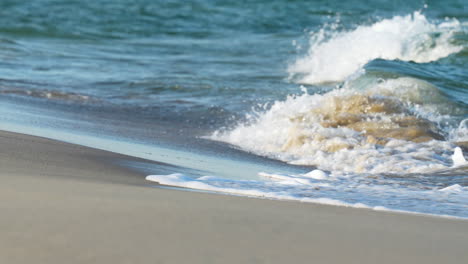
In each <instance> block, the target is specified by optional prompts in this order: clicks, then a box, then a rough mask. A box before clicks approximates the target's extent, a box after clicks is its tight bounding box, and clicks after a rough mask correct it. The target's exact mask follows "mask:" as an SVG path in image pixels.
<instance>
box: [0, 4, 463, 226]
mask: <svg viewBox="0 0 468 264" xmlns="http://www.w3.org/2000/svg"><path fill="white" fill-rule="evenodd" d="M467 6H468V3H467V2H466V1H464V0H448V1H412V2H408V1H378V0H376V1H274V2H271V1H263V0H258V1H234V2H232V3H228V1H215V0H213V1H209V0H205V1H201V0H200V1H150V0H133V1H130V0H115V1H105V0H103V1H90V0H81V1H58V0H55V1H53V0H38V1H2V2H1V3H0V102H1V105H0V129H4V130H11V131H17V132H23V133H27V134H34V135H40V136H46V137H51V138H56V139H59V140H64V141H69V142H73V143H77V144H83V145H88V146H94V147H99V148H103V149H108V150H111V151H115V152H121V153H125V154H129V155H134V156H139V157H144V158H147V159H153V160H158V161H162V162H166V163H168V164H171V165H174V166H177V167H174V168H172V169H168V170H161V171H154V172H151V171H149V172H148V174H151V176H148V177H147V179H148V180H150V181H155V182H158V183H160V184H164V185H170V186H176V187H183V188H192V189H197V190H208V191H214V192H223V193H231V194H236V195H245V196H253V197H265V198H271V199H286V200H297V201H303V202H315V203H326V204H335V205H342V206H354V207H364V208H374V209H377V210H395V211H407V212H414V213H425V214H435V215H449V216H456V217H463V218H467V217H468V202H467V201H468V163H466V161H465V159H466V157H467V154H468V67H467V65H468V11H467V10H468V9H467ZM53 131H55V132H53ZM99 142H101V143H99ZM112 142H114V143H112ZM177 168H180V169H177ZM148 184H152V183H151V182H148Z"/></svg>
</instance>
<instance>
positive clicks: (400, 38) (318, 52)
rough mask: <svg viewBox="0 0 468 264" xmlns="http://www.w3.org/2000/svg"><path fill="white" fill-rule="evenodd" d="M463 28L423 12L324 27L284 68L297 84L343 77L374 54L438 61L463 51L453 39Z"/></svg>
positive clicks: (385, 56) (331, 80) (340, 79)
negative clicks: (350, 26)
mask: <svg viewBox="0 0 468 264" xmlns="http://www.w3.org/2000/svg"><path fill="white" fill-rule="evenodd" d="M461 27H462V25H461V24H460V22H458V21H457V20H455V19H453V20H447V21H444V22H442V23H435V22H431V21H429V20H428V19H427V18H426V17H425V16H424V15H423V14H422V13H421V12H414V13H413V14H410V15H406V16H395V17H393V18H390V19H383V20H381V21H378V22H376V23H374V24H371V25H361V26H358V27H357V28H355V29H354V30H350V31H344V32H336V31H334V27H331V28H329V27H324V28H322V29H321V30H319V31H318V32H313V33H312V34H311V37H310V47H309V51H308V53H307V54H306V55H305V56H304V57H301V58H299V59H297V60H296V61H295V62H294V63H293V64H291V65H290V66H289V68H288V72H289V74H290V78H291V79H293V80H295V81H296V82H298V83H304V84H314V83H321V82H334V81H342V80H345V79H346V78H347V77H348V76H350V75H352V74H353V73H355V72H357V71H359V70H360V69H361V68H362V67H363V66H364V65H365V64H366V63H368V62H369V61H371V60H374V59H378V58H381V59H386V60H397V59H398V60H404V61H414V62H418V63H424V62H431V61H436V60H438V59H440V58H444V57H447V56H448V55H450V54H453V53H456V52H459V51H460V50H462V47H460V46H456V45H454V44H452V43H451V40H452V38H453V35H454V34H455V33H456V32H457V31H460V30H461Z"/></svg>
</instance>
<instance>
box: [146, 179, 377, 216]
mask: <svg viewBox="0 0 468 264" xmlns="http://www.w3.org/2000/svg"><path fill="white" fill-rule="evenodd" d="M265 175H266V174H265ZM271 176H273V177H276V176H279V175H274V174H271ZM206 179H207V178H205V176H204V177H198V178H191V177H188V176H186V175H182V174H179V173H175V174H169V175H149V176H147V177H146V180H148V181H152V182H157V183H159V184H161V185H168V186H174V187H181V188H191V189H197V190H204V191H212V192H221V193H227V194H235V195H242V196H249V197H261V198H268V199H278V200H294V201H300V202H310V203H318V204H327V205H335V206H345V207H355V208H369V209H372V207H370V206H367V205H365V204H363V203H346V202H343V201H340V200H336V199H330V198H323V197H320V198H308V197H297V196H294V195H291V194H288V193H287V192H282V191H263V190H259V189H254V188H252V189H242V188H239V186H235V187H223V186H216V185H213V184H210V183H208V182H206V181H205V180H206ZM209 179H211V180H212V181H213V182H216V180H217V179H216V178H215V177H209ZM281 179H282V180H285V178H282V177H281ZM219 181H221V182H225V180H223V179H219ZM286 181H288V180H286ZM378 208H382V207H378Z"/></svg>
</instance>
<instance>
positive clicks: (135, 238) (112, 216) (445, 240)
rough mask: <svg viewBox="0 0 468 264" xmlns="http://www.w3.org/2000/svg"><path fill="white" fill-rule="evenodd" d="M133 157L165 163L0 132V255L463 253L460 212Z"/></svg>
mask: <svg viewBox="0 0 468 264" xmlns="http://www.w3.org/2000/svg"><path fill="white" fill-rule="evenodd" d="M132 162H133V163H138V164H140V167H141V166H143V167H145V166H147V168H154V170H161V171H155V173H162V172H164V170H165V169H167V168H168V166H169V165H167V164H158V163H155V162H151V161H144V160H141V159H136V158H132V157H128V156H123V155H118V154H114V153H109V152H105V151H100V150H95V149H90V148H86V147H81V146H77V145H72V144H67V143H62V142H57V141H52V140H48V139H43V138H38V137H32V136H27V135H21V134H15V133H9V132H0V181H1V184H0V263H10V264H12V263H360V264H364V263H392V264H393V263H424V264H428V263H468V251H467V245H468V221H466V220H456V219H446V218H439V217H430V216H421V215H411V214H397V213H387V212H377V211H372V210H367V209H354V208H345V207H336V206H324V205H316V204H305V203H299V202H288V201H271V200H264V199H252V198H244V197H235V196H228V195H216V194H209V193H197V192H187V191H178V190H168V189H161V188H154V185H152V183H150V182H147V181H145V176H146V174H145V173H144V172H143V171H141V170H138V169H136V168H130V167H128V166H127V167H124V166H123V165H122V164H130V163H132ZM145 164H146V165H145ZM226 169H229V168H226Z"/></svg>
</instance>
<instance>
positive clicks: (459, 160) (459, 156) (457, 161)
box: [452, 147, 468, 167]
mask: <svg viewBox="0 0 468 264" xmlns="http://www.w3.org/2000/svg"><path fill="white" fill-rule="evenodd" d="M452 161H453V166H454V167H459V166H464V165H466V164H468V163H467V161H466V159H465V157H464V156H463V151H462V150H461V148H460V147H456V148H455V150H454V151H453V155H452Z"/></svg>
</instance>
